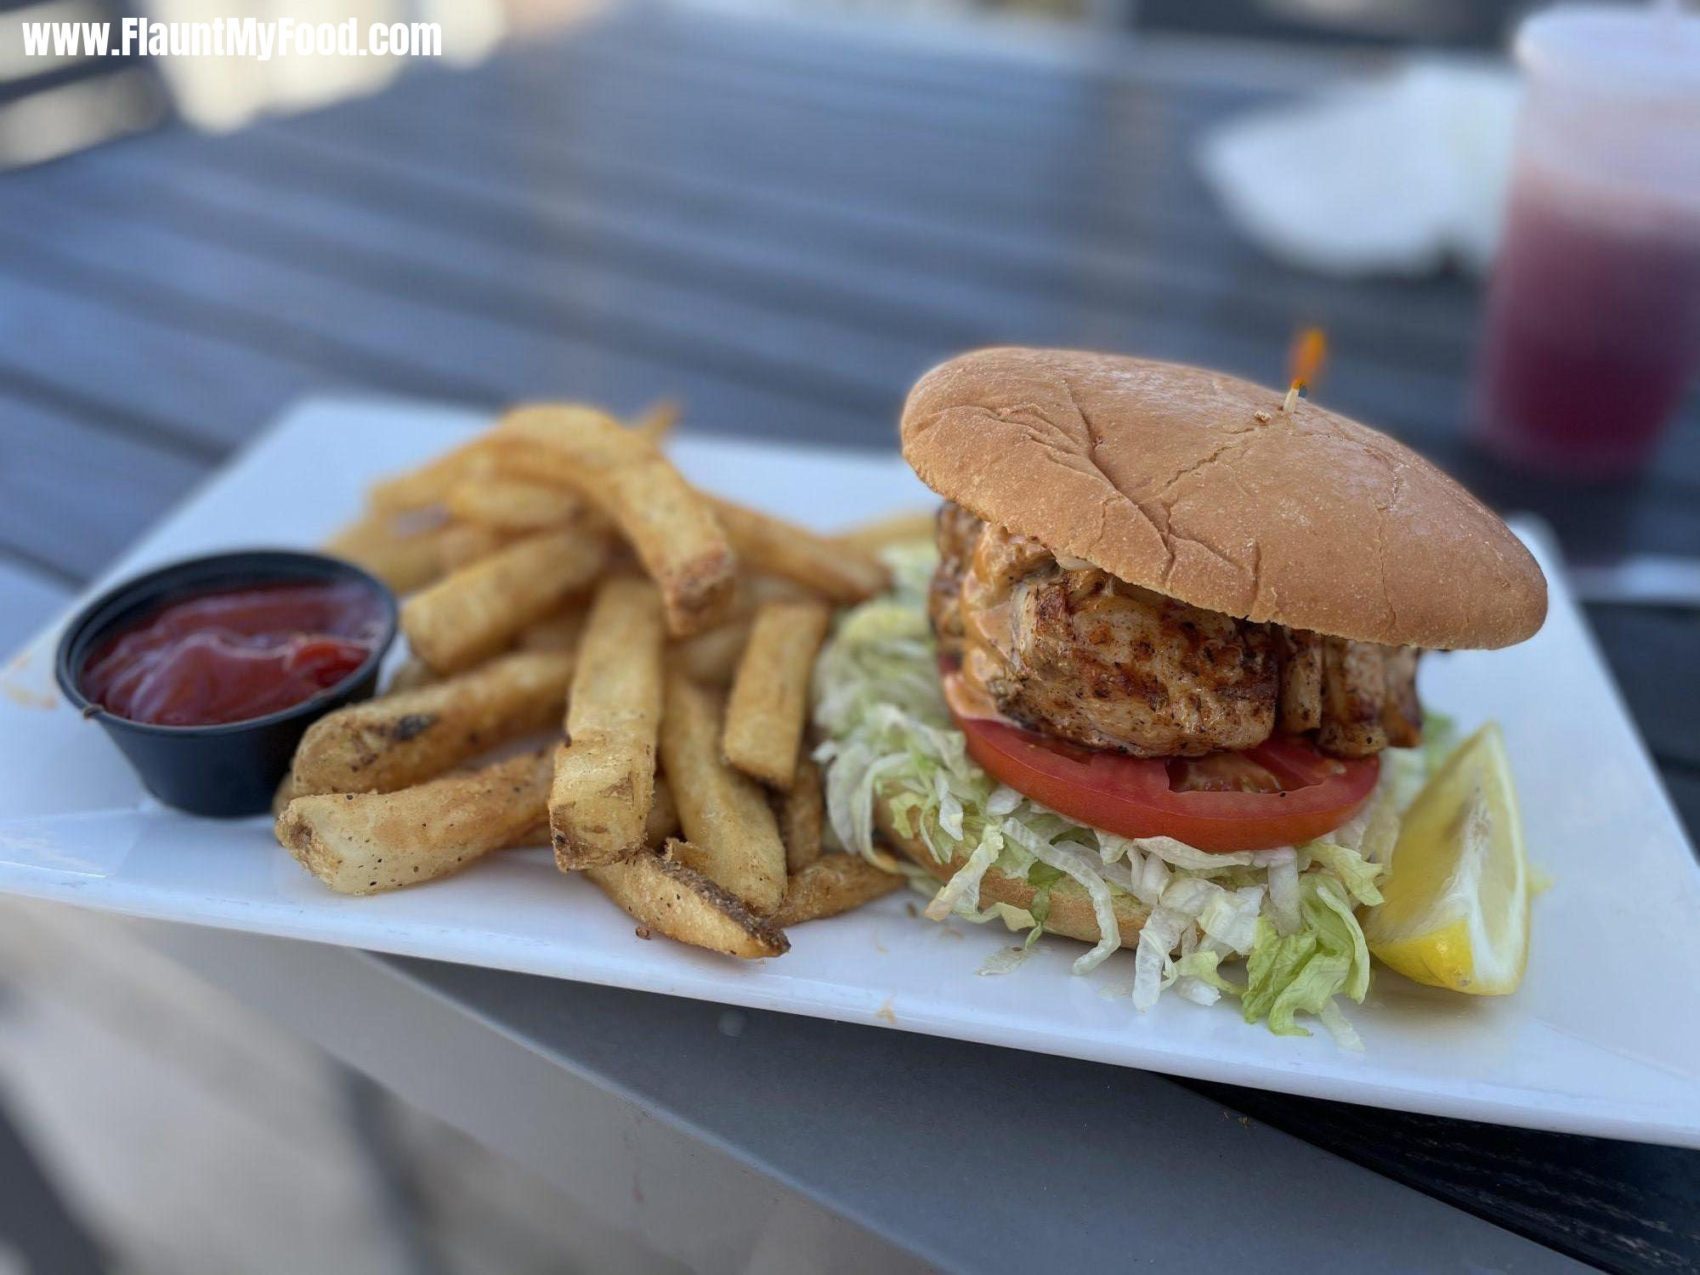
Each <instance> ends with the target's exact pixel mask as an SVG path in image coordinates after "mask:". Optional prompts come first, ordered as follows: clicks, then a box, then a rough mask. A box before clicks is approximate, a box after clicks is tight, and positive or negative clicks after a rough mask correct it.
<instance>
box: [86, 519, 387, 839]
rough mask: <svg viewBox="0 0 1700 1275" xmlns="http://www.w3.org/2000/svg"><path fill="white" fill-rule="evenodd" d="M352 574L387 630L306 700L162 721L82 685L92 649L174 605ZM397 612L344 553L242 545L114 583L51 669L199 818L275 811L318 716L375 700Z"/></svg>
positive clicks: (141, 769) (148, 777) (156, 789)
mask: <svg viewBox="0 0 1700 1275" xmlns="http://www.w3.org/2000/svg"><path fill="white" fill-rule="evenodd" d="M345 581H353V582H355V583H357V584H359V585H361V586H362V587H364V588H366V589H368V590H370V591H371V593H372V596H373V597H374V598H376V599H377V600H378V601H379V603H380V606H381V608H382V613H383V617H384V628H383V632H382V633H381V634H380V635H379V640H378V644H377V645H376V646H375V647H374V648H373V650H372V653H371V654H370V655H369V656H367V657H366V660H365V662H364V663H362V664H361V665H360V667H359V668H357V669H355V670H354V671H353V672H352V673H350V674H349V675H348V676H347V677H345V678H343V679H342V681H340V682H338V683H336V684H335V685H334V686H331V687H328V688H326V689H325V690H324V691H321V692H320V693H319V694H317V695H314V696H311V697H309V698H308V699H305V700H302V701H301V703H299V704H293V705H291V706H290V707H288V708H285V709H280V710H278V711H277V712H275V713H267V714H266V715H265V716H263V717H253V718H249V719H248V720H247V721H241V722H223V723H220V724H218V725H214V726H158V725H154V724H151V723H148V722H133V721H130V720H129V719H128V718H125V717H120V716H118V715H117V714H116V713H111V712H108V711H107V710H106V709H104V708H102V707H101V706H100V705H99V704H95V703H91V702H90V700H89V699H88V697H87V696H86V695H84V694H83V689H82V685H81V682H82V676H83V670H84V669H85V667H86V666H87V664H88V659H89V654H90V652H91V651H93V650H94V649H95V647H96V646H98V645H99V644H100V643H101V642H102V641H104V640H105V639H106V638H108V637H110V636H112V635H113V634H115V633H117V632H118V631H119V630H121V629H124V628H127V627H129V626H130V625H132V624H134V623H135V622H136V621H138V620H140V619H142V618H143V617H144V616H146V615H149V614H152V613H153V612H155V611H158V610H159V609H160V608H161V607H163V606H165V605H166V604H168V603H171V602H175V601H177V600H179V599H181V598H185V597H190V596H193V595H196V594H203V593H213V592H218V591H221V590H225V589H242V588H250V587H253V586H256V585H265V584H336V583H341V582H345ZM397 618H398V617H397V609H396V600H395V595H394V594H393V593H391V592H390V590H389V588H388V587H387V586H386V585H385V584H384V583H383V582H382V581H380V580H378V579H377V578H376V577H375V576H372V575H369V574H368V573H366V572H364V571H362V570H361V569H360V568H359V567H356V566H354V565H353V564H351V563H347V562H344V561H342V560H341V559H340V558H331V557H326V556H325V555H323V554H317V553H297V552H295V551H293V550H285V549H246V550H239V551H236V552H233V553H220V554H213V555H211V556H209V557H205V558H191V559H189V560H188V561H185V562H175V563H172V564H171V565H170V566H167V567H161V568H159V569H158V570H157V571H150V572H148V573H147V574H146V575H143V576H137V577H136V578H135V579H134V580H129V581H126V582H125V583H123V584H120V585H118V586H116V587H115V588H112V589H109V590H107V591H106V592H105V593H103V594H101V595H100V597H98V598H96V599H95V600H94V601H93V602H91V603H89V604H88V606H86V607H84V608H83V609H82V611H80V612H79V613H78V614H77V615H76V617H75V618H74V619H73V620H72V621H71V623H70V624H69V625H68V626H67V627H66V629H65V634H64V636H63V637H61V638H60V639H59V650H58V654H57V655H56V657H55V660H54V670H55V674H56V676H57V677H58V680H59V689H60V690H62V691H64V693H65V698H66V699H68V700H70V702H71V703H72V704H74V705H76V706H77V708H79V709H80V710H82V714H83V716H84V717H92V718H95V719H96V720H98V721H99V722H100V725H101V727H102V729H104V730H105V731H106V733H107V735H109V736H110V737H111V739H112V741H113V743H115V744H117V745H118V747H119V749H120V750H122V752H123V753H124V756H125V757H126V758H127V759H128V760H129V762H130V765H131V767H132V768H133V769H134V770H135V772H136V774H137V776H138V777H140V779H141V781H142V783H143V784H144V785H145V786H146V787H147V790H148V791H149V792H151V793H152V794H153V795H154V796H156V797H158V798H159V799H160V800H161V801H163V802H164V803H165V804H166V805H168V806H175V807H176V808H177V809H179V810H183V811H187V812H188V813H189V814H192V815H209V816H212V817H214V818H219V819H233V818H237V817H239V816H242V815H257V814H260V813H261V812H262V811H265V810H269V809H270V808H271V803H272V797H273V795H274V794H275V793H276V791H277V786H278V784H279V783H281V782H282V780H283V776H284V774H285V773H286V772H287V771H288V769H289V763H290V759H291V758H292V757H293V756H294V755H295V746H296V745H297V744H298V743H300V742H301V736H302V735H304V734H305V733H306V731H307V728H308V727H309V726H311V725H312V724H313V722H314V721H315V720H316V719H317V718H320V717H323V716H324V715H325V714H326V713H328V712H330V711H331V710H332V709H334V708H341V707H342V706H343V705H345V704H352V703H354V702H355V701H357V700H363V699H368V698H370V697H371V694H372V692H373V691H374V690H375V689H376V688H377V685H378V666H379V665H380V664H381V663H382V662H383V658H384V653H385V652H386V651H388V650H389V648H390V645H391V644H392V643H393V642H394V641H395V636H396V627H397Z"/></svg>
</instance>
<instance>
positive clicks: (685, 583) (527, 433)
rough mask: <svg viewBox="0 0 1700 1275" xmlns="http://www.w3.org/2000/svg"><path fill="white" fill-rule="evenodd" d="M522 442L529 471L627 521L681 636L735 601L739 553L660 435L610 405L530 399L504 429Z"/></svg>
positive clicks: (672, 628) (709, 622) (627, 533)
mask: <svg viewBox="0 0 1700 1275" xmlns="http://www.w3.org/2000/svg"><path fill="white" fill-rule="evenodd" d="M497 433H498V434H499V435H500V437H501V438H502V439H503V440H504V441H519V442H524V443H529V444H532V446H529V447H526V448H525V449H523V456H522V457H521V458H520V463H523V465H524V466H525V468H526V470H527V471H528V472H527V473H526V476H527V477H530V478H533V479H540V480H543V481H546V482H558V483H561V484H563V485H565V486H568V487H570V488H571V489H573V490H574V491H576V492H577V493H578V494H579V495H581V496H583V497H584V498H585V499H587V500H589V501H591V502H592V503H594V504H595V505H596V506H597V507H598V508H600V509H601V510H602V511H603V513H605V514H606V515H607V516H608V517H609V518H610V519H612V520H613V521H614V523H615V524H616V525H617V526H618V527H619V529H620V532H621V534H622V535H623V536H624V537H625V538H626V540H627V541H628V542H630V544H631V546H632V548H633V550H634V551H635V552H636V553H637V556H638V560H639V561H640V562H642V563H643V567H644V570H645V571H647V572H648V573H649V575H650V577H651V578H652V579H653V580H654V581H655V582H656V584H657V585H658V586H659V587H660V589H661V597H662V601H663V603H664V605H665V607H666V613H667V628H668V631H669V632H670V633H671V634H672V635H673V636H674V637H685V636H688V635H690V634H692V633H699V632H701V631H702V630H703V629H706V628H711V627H712V626H713V625H714V624H716V623H717V622H718V621H719V620H720V618H721V615H722V613H723V611H724V609H725V608H726V607H727V605H728V604H729V603H730V601H731V597H732V589H733V585H734V583H735V580H736V574H735V572H736V566H737V563H736V559H735V558H734V556H733V553H732V547H731V545H730V543H729V542H728V541H727V538H726V533H725V531H724V530H722V528H721V526H720V524H719V522H718V521H717V520H716V519H715V516H714V513H713V511H712V510H711V509H710V508H709V507H708V505H707V503H706V502H705V501H704V500H703V499H702V497H701V496H699V495H698V494H697V493H696V492H694V491H693V490H692V489H691V487H690V485H689V484H688V483H686V482H685V480H684V479H683V478H682V477H680V476H679V472H678V470H676V469H674V468H673V466H672V465H671V464H670V463H668V461H667V459H666V457H664V456H663V455H662V454H661V452H660V451H659V450H657V448H656V446H655V444H654V443H653V442H651V441H650V440H649V439H648V438H646V437H645V436H644V435H643V434H641V433H639V432H638V431H636V430H629V429H625V428H623V427H622V426H621V425H620V424H619V422H617V421H616V420H614V419H613V418H612V417H610V416H608V415H606V414H605V413H603V412H598V411H594V410H592V409H589V408H582V407H561V406H540V407H522V408H518V409H516V410H514V411H512V412H509V413H508V415H507V416H506V417H504V418H503V420H502V423H501V425H500V426H498V428H497Z"/></svg>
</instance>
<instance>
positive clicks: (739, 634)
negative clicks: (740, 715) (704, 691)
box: [668, 620, 751, 686]
mask: <svg viewBox="0 0 1700 1275" xmlns="http://www.w3.org/2000/svg"><path fill="white" fill-rule="evenodd" d="M750 625H751V621H749V620H734V621H732V623H730V624H722V625H720V626H719V627H718V628H713V629H709V630H708V631H707V632H705V633H698V634H697V635H696V636H695V637H688V638H686V639H685V640H684V641H682V642H675V643H673V645H672V648H671V653H670V654H669V655H668V659H669V660H670V661H671V662H672V663H675V664H677V665H678V666H679V667H680V668H682V669H684V670H685V672H686V673H688V674H689V675H690V676H691V679H692V680H693V681H697V682H701V683H702V684H703V685H704V686H730V685H731V684H732V678H733V677H734V676H735V675H736V674H737V672H738V661H739V660H741V659H743V657H744V644H745V643H746V642H748V641H749V640H750Z"/></svg>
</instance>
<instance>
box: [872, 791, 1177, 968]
mask: <svg viewBox="0 0 1700 1275" xmlns="http://www.w3.org/2000/svg"><path fill="white" fill-rule="evenodd" d="M874 820H875V822H876V823H877V824H878V825H879V830H880V836H881V839H882V840H884V841H885V842H887V843H888V844H889V845H891V846H892V847H893V848H895V849H897V850H901V851H902V852H903V853H904V854H906V855H907V856H909V858H911V859H913V860H914V861H915V862H916V863H918V864H919V865H920V866H921V867H923V868H925V869H926V870H927V871H928V872H930V873H931V874H932V875H933V876H935V877H937V878H938V879H939V880H940V881H948V880H950V878H951V877H953V876H955V875H956V873H957V870H958V869H960V868H961V867H962V865H963V864H964V863H966V862H968V856H967V855H966V854H964V853H962V852H961V851H958V852H957V853H956V855H955V856H953V857H952V858H951V859H950V861H949V862H948V863H940V862H939V861H938V860H937V859H935V858H933V852H932V851H931V850H929V849H927V843H926V842H924V841H922V840H921V838H920V837H911V836H905V835H904V834H903V833H901V832H899V831H898V830H897V824H896V821H895V820H893V819H892V817H891V812H890V811H889V810H888V809H887V808H886V805H885V803H884V802H883V801H879V800H876V801H875V803H874ZM1038 892H1039V891H1038V889H1037V888H1036V887H1034V886H1032V885H1030V884H1028V882H1027V880H1026V879H1025V878H1023V877H1011V876H1006V875H1005V874H1004V873H1002V872H999V871H998V870H997V869H996V868H991V869H989V870H988V871H987V873H986V875H985V876H984V877H983V878H982V879H981V881H980V906H981V907H982V908H988V907H990V906H991V905H992V904H994V903H1005V904H1008V905H1009V906H1010V907H1015V908H1020V909H1021V910H1022V911H1024V912H1025V911H1029V910H1030V909H1031V908H1032V906H1033V896H1034V895H1036V894H1038ZM1111 897H1112V898H1113V899H1114V901H1115V911H1116V929H1117V930H1118V931H1119V932H1120V934H1121V945H1122V946H1123V947H1132V946H1134V944H1135V943H1137V942H1138V941H1139V931H1140V930H1141V929H1143V928H1144V926H1145V919H1146V917H1148V916H1150V915H1151V912H1150V909H1149V908H1147V907H1146V906H1145V905H1144V904H1143V903H1141V902H1139V900H1138V899H1135V898H1134V897H1133V896H1132V895H1131V894H1114V895H1112V896H1111ZM1045 933H1047V934H1065V935H1067V936H1068V937H1069V938H1071V939H1079V940H1081V941H1082V942H1084V943H1096V942H1097V941H1098V933H1099V931H1098V914H1097V912H1096V911H1095V910H1094V909H1093V907H1092V899H1091V896H1090V895H1088V894H1087V893H1086V890H1085V888H1084V887H1082V886H1081V884H1080V883H1079V882H1078V881H1076V880H1074V879H1073V878H1072V877H1064V878H1063V879H1062V880H1060V881H1058V882H1057V883H1056V884H1055V885H1053V886H1052V887H1051V911H1050V915H1048V916H1047V917H1046V918H1045Z"/></svg>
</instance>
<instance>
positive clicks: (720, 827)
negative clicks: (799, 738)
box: [661, 668, 785, 914]
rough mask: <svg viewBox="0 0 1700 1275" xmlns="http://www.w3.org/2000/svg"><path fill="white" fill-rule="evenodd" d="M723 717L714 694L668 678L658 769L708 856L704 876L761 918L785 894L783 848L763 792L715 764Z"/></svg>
mask: <svg viewBox="0 0 1700 1275" xmlns="http://www.w3.org/2000/svg"><path fill="white" fill-rule="evenodd" d="M722 715H723V714H722V709H721V705H720V700H719V697H718V696H717V695H716V694H715V693H714V692H712V691H708V690H705V689H704V688H702V687H700V686H698V685H696V683H694V682H692V681H691V680H690V678H689V676H687V675H686V674H685V672H684V671H683V670H682V669H679V668H670V669H669V670H668V674H667V705H666V711H665V712H664V713H663V715H662V719H661V765H662V769H663V770H665V771H666V773H667V782H668V784H669V786H670V787H671V788H672V790H673V800H674V801H676V802H678V804H679V824H680V826H681V827H682V828H683V829H684V832H685V836H686V837H687V838H689V840H690V841H691V842H692V843H693V844H694V845H695V846H696V847H697V849H699V850H700V851H701V852H702V853H703V854H704V855H705V856H706V858H705V859H704V861H703V868H702V871H703V872H704V874H705V875H706V876H708V877H709V878H711V879H712V880H714V881H716V882H718V883H719V884H720V885H723V886H725V887H726V889H728V890H730V891H731V892H732V893H733V894H735V895H737V896H738V897H739V898H740V899H742V900H743V901H744V902H745V903H747V904H749V906H750V907H751V908H753V909H755V911H757V912H759V913H763V914H765V913H768V912H771V911H773V909H774V908H776V907H778V906H779V900H780V899H781V898H782V897H783V896H784V893H785V846H784V843H783V842H781V841H780V839H779V824H778V822H777V821H776V820H775V819H774V817H773V811H772V809H770V808H769V806H768V804H767V797H766V795H765V794H764V793H763V792H762V790H761V788H760V786H759V785H757V783H756V782H755V781H754V780H753V779H751V778H749V777H748V776H747V775H743V774H740V773H739V772H738V771H736V770H734V769H732V767H730V766H728V765H727V764H726V763H725V761H724V760H723V759H722V758H721V756H720V732H721V726H722V722H721V718H722Z"/></svg>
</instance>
